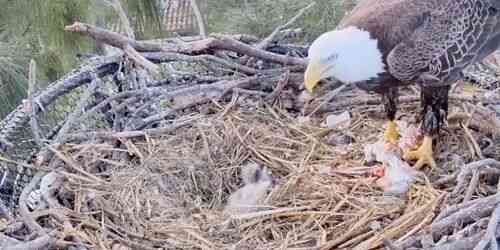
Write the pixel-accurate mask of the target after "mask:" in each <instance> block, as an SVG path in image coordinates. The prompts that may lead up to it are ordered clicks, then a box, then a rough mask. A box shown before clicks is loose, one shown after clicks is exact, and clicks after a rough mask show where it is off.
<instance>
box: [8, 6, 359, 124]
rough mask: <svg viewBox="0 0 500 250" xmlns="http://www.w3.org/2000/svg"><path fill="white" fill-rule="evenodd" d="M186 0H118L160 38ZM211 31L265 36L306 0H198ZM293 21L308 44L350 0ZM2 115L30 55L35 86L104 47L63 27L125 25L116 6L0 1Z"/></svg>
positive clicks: (140, 32)
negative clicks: (173, 8) (171, 11)
mask: <svg viewBox="0 0 500 250" xmlns="http://www.w3.org/2000/svg"><path fill="white" fill-rule="evenodd" d="M183 1H187V2H189V0H121V1H120V3H121V5H122V7H123V9H124V10H125V12H126V13H127V16H128V18H129V20H130V22H131V26H132V28H133V29H134V32H135V36H136V38H137V39H154V38H165V37H169V36H174V35H178V34H176V33H173V32H168V29H167V27H166V23H168V21H166V20H169V17H168V13H167V12H166V11H165V9H166V8H167V7H168V6H172V4H179V3H180V2H183ZM198 2H199V5H200V6H202V7H203V8H201V10H202V12H203V13H202V14H203V15H204V18H205V22H206V26H207V29H208V32H209V33H246V34H252V35H256V36H258V37H265V36H266V35H267V34H269V33H270V32H271V31H272V30H273V29H274V28H275V27H276V26H278V25H280V24H283V23H285V22H286V21H288V20H289V19H290V18H291V17H292V16H294V15H295V14H296V13H297V11H298V10H299V9H301V8H303V7H305V6H307V5H308V4H309V3H310V2H312V1H307V0H198ZM315 2H316V3H317V4H316V5H315V7H314V8H313V9H311V10H310V11H309V12H308V13H307V15H306V16H304V18H302V19H301V20H299V21H298V22H297V23H296V24H295V26H296V27H301V28H303V29H304V31H305V32H304V34H303V35H302V36H300V37H297V38H296V41H295V42H297V43H306V42H309V41H311V40H312V39H314V38H315V37H316V36H318V35H319V34H321V33H322V32H325V31H327V30H330V29H332V28H334V27H335V25H336V23H337V22H338V21H339V20H340V18H342V16H343V15H344V12H345V11H346V10H347V9H350V8H352V6H353V5H354V2H355V0H317V1H315ZM0 6H2V8H0V118H3V117H4V116H5V115H6V114H8V113H9V112H10V111H11V110H12V109H13V108H15V107H16V106H17V105H18V104H19V103H20V102H21V100H22V99H23V98H25V96H26V91H27V73H28V72H27V71H28V64H29V61H30V60H31V59H34V60H35V61H36V62H37V86H36V87H37V88H38V89H41V88H43V87H44V86H46V85H47V84H48V83H50V82H52V81H55V80H57V79H58V78H60V77H61V76H62V75H64V74H65V73H66V72H68V71H70V70H71V69H73V68H74V67H75V66H77V65H78V64H79V63H81V61H79V60H78V58H77V56H76V55H77V54H78V53H83V54H85V53H99V52H102V50H100V49H99V48H100V47H99V46H98V45H96V44H95V43H94V42H93V41H91V40H89V39H86V38H84V37H81V36H78V35H73V34H69V33H67V32H64V31H63V28H64V26H65V25H69V24H71V23H73V22H74V21H82V22H87V23H91V24H95V25H98V26H101V27H105V28H108V29H112V30H115V31H118V32H123V31H124V29H123V27H122V24H121V22H120V19H119V17H118V14H117V12H116V11H115V9H114V8H113V7H112V6H110V5H109V4H107V1H106V0H45V1H42V0H38V1H34V0H0Z"/></svg>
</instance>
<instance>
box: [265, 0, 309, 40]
mask: <svg viewBox="0 0 500 250" xmlns="http://www.w3.org/2000/svg"><path fill="white" fill-rule="evenodd" d="M314 5H316V2H312V3H310V4H309V5H307V6H306V7H304V8H302V9H300V10H299V12H297V14H296V15H295V16H294V17H293V18H292V19H290V20H289V21H288V22H286V23H285V24H282V25H280V26H278V27H276V29H274V31H273V32H272V33H271V34H270V35H269V36H267V37H266V38H264V40H262V41H261V42H260V43H258V44H257V46H255V47H256V48H258V49H266V48H267V46H269V44H271V43H272V42H273V41H274V39H275V37H276V36H277V35H278V34H279V33H280V32H281V31H282V30H284V29H287V28H288V27H290V26H291V25H292V24H294V23H295V22H297V20H298V19H299V18H301V17H302V16H304V14H305V13H306V12H307V11H308V10H309V9H311V8H312V7H314Z"/></svg>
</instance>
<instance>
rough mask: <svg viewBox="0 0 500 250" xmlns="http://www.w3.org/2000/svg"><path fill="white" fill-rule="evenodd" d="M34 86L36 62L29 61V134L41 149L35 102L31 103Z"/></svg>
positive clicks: (41, 142) (41, 143) (40, 135)
mask: <svg viewBox="0 0 500 250" xmlns="http://www.w3.org/2000/svg"><path fill="white" fill-rule="evenodd" d="M35 85H36V62H35V60H33V59H31V61H30V66H29V77H28V106H29V108H30V126H31V132H32V133H33V139H34V140H35V142H36V144H37V145H38V147H40V148H42V147H43V141H42V133H41V132H40V126H39V124H38V119H37V116H36V111H35V108H34V107H35V106H34V105H35V102H34V101H33V95H34V93H35Z"/></svg>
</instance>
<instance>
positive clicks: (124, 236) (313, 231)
mask: <svg viewBox="0 0 500 250" xmlns="http://www.w3.org/2000/svg"><path fill="white" fill-rule="evenodd" d="M415 108H416V104H408V105H405V106H404V107H403V111H402V113H405V114H407V113H409V111H412V110H415ZM208 113H209V114H206V115H200V114H197V113H196V114H193V115H190V119H192V120H193V122H192V125H191V126H187V127H183V128H179V129H178V130H176V131H175V132H173V133H171V134H166V135H163V136H158V137H147V138H146V139H145V140H143V139H137V140H122V145H123V146H122V149H117V148H114V147H112V146H110V145H108V144H96V145H67V147H66V148H65V150H63V151H62V155H63V157H67V158H68V159H69V160H68V159H66V161H65V162H66V163H67V164H68V162H72V163H71V164H74V165H75V166H74V167H75V168H76V169H80V170H85V172H81V171H80V172H78V173H77V174H67V177H68V181H67V182H66V183H65V185H64V187H65V189H66V190H67V191H68V190H71V192H70V193H72V194H74V197H72V199H69V200H74V204H70V206H69V207H71V208H72V211H71V212H68V213H69V214H70V215H71V219H72V220H73V221H75V222H76V224H77V225H78V226H76V227H75V228H76V232H74V233H76V234H77V235H79V237H80V238H81V239H83V240H84V241H86V242H89V243H90V244H91V245H92V248H100V249H112V248H113V246H114V247H115V248H113V249H118V248H117V247H119V246H129V247H131V248H133V249H149V248H152V247H165V248H167V249H381V247H382V244H383V242H382V241H383V240H384V239H391V240H394V241H398V240H399V241H401V240H404V239H406V238H407V237H409V236H411V235H414V234H415V233H417V232H419V231H420V230H421V229H423V228H424V227H425V226H427V225H429V224H430V223H431V222H432V220H433V218H434V217H435V215H436V214H437V213H438V212H439V211H438V210H439V207H440V205H441V202H442V201H443V196H444V194H445V193H446V192H447V191H449V190H450V189H449V187H441V188H442V189H441V190H439V189H436V188H435V187H433V185H432V184H431V183H430V182H433V181H435V180H436V179H438V178H439V177H440V176H441V175H445V174H447V173H449V172H454V171H455V170H456V167H457V166H455V165H454V164H448V163H447V164H444V163H445V162H449V161H450V159H451V158H453V154H458V155H462V156H464V158H465V159H464V160H466V161H468V160H470V159H471V157H467V155H468V154H469V148H468V146H467V143H465V141H466V137H465V135H464V133H463V131H462V130H460V129H451V130H450V132H448V133H444V135H443V138H444V139H443V141H444V143H445V144H446V150H444V149H443V150H441V152H440V153H438V154H437V155H438V156H439V157H438V159H439V163H440V166H441V167H440V168H438V169H437V170H435V171H434V172H429V171H426V174H427V176H428V177H429V180H430V182H419V183H417V184H415V185H414V186H412V188H411V190H410V192H409V194H408V197H405V198H396V197H391V196H384V195H383V193H382V192H381V190H379V189H377V188H376V187H375V185H374V178H373V177H370V176H368V175H359V176H355V175H342V174H335V173H333V172H332V171H331V170H332V169H337V170H338V169H342V170H349V169H350V168H354V167H360V166H363V145H364V144H366V143H372V142H374V141H376V140H377V139H378V137H379V136H381V135H382V132H383V131H382V130H383V120H382V119H376V118H374V117H372V116H371V115H370V114H371V113H373V112H372V111H369V110H366V109H365V111H360V112H354V114H355V115H354V117H353V120H352V122H351V125H350V126H349V128H347V129H343V130H336V129H326V128H322V127H320V126H319V124H320V123H321V122H322V120H321V118H311V119H297V117H296V115H294V114H292V113H287V112H286V111H284V110H282V109H279V108H277V107H270V106H267V105H261V106H258V105H255V106H254V105H242V106H239V105H238V104H235V103H234V102H233V103H230V104H228V105H227V106H218V105H215V104H214V105H211V108H210V110H209V112H208ZM405 119H406V118H405ZM341 135H351V136H353V137H354V140H355V142H354V143H351V144H344V145H330V144H329V143H328V141H329V140H328V138H331V137H332V136H341ZM124 159H126V160H124ZM247 162H256V163H259V164H261V165H264V166H267V168H268V169H270V170H271V171H272V174H273V176H274V177H275V178H276V184H275V186H274V187H273V188H272V190H271V191H270V193H269V195H268V197H267V199H266V201H267V203H266V204H268V206H266V207H263V208H262V209H261V210H259V211H257V212H252V213H246V214H239V215H234V216H233V217H229V216H227V215H225V214H223V213H222V210H223V208H224V205H225V203H226V200H227V198H228V197H229V195H230V194H231V193H232V192H234V191H235V190H236V189H237V188H238V187H240V186H241V179H240V177H239V173H240V170H241V169H240V166H241V165H244V164H246V163H247ZM478 195H480V194H478ZM110 238H113V239H115V240H114V241H110V240H109V239H110Z"/></svg>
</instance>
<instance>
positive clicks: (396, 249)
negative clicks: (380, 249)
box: [383, 239, 401, 250]
mask: <svg viewBox="0 0 500 250" xmlns="http://www.w3.org/2000/svg"><path fill="white" fill-rule="evenodd" d="M383 242H384V245H385V247H386V248H387V249H389V250H401V249H400V248H399V247H397V246H395V245H394V243H392V241H390V240H388V239H383Z"/></svg>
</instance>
